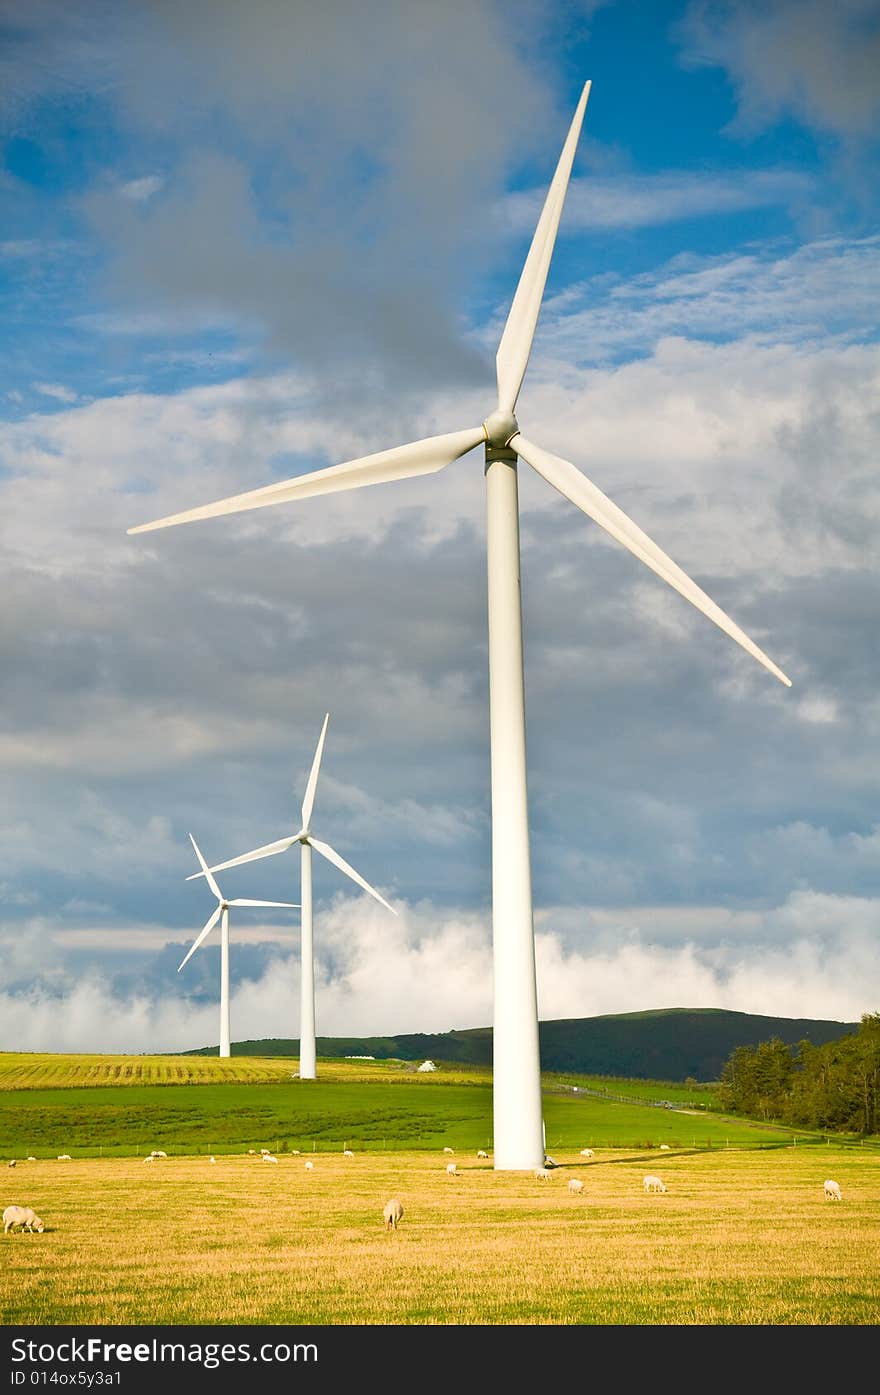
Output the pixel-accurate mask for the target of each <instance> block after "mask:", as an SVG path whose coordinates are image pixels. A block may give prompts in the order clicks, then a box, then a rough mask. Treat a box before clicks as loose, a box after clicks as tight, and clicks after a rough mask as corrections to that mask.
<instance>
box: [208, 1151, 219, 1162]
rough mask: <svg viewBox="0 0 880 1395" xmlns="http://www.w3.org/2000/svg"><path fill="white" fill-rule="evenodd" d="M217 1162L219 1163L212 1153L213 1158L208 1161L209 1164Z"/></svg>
mask: <svg viewBox="0 0 880 1395" xmlns="http://www.w3.org/2000/svg"><path fill="white" fill-rule="evenodd" d="M216 1161H217V1159H216V1158H215V1157H214V1155H213V1153H212V1154H211V1156H210V1158H209V1159H208V1162H209V1163H215V1162H216Z"/></svg>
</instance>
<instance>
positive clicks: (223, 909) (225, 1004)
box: [177, 834, 297, 1056]
mask: <svg viewBox="0 0 880 1395" xmlns="http://www.w3.org/2000/svg"><path fill="white" fill-rule="evenodd" d="M189 840H190V842H191V843H192V845H193V847H194V848H195V851H196V857H197V858H198V859H199V862H200V863H201V864H202V871H201V872H197V873H196V876H204V877H207V879H208V886H209V887H210V888H211V890H212V891H213V893H214V895H215V896H216V897H217V908H216V910H215V911H214V912H213V914H212V915H211V916H209V918H208V920H207V921H206V922H205V926H204V928H203V930H202V932H201V934H200V935H199V936H198V937H197V938H196V940H195V941H194V942H193V944H192V946H191V948H190V951H189V954H187V955H186V958H185V959H184V960H183V961H182V963H180V964H179V965H178V967H177V972H178V973H180V970H181V969H182V968H183V965H184V964H185V963H186V962H187V959H190V958H191V957H192V956H193V955H194V954H195V952H196V950H197V949H198V947H199V945H200V944H202V942H203V941H204V940H206V939H207V938H208V936H209V935H210V933H211V931H212V930H213V929H214V926H215V925H216V924H217V921H218V920H219V921H220V1055H221V1056H228V1055H230V1043H229V907H230V906H290V907H295V906H296V904H297V903H296V902H295V901H247V900H244V899H243V898H242V897H237V898H236V899H235V900H234V901H229V900H227V898H226V897H225V896H224V895H223V892H222V891H221V890H220V888H219V886H218V885H217V883H216V882H215V880H214V878H213V876H212V874H211V871H210V869H209V867H208V864H207V862H206V861H205V859H204V858H203V857H202V850H201V848H200V847H199V845H198V843H197V842H196V840H195V838H194V837H193V836H192V834H190V835H189ZM187 881H192V878H191V877H187Z"/></svg>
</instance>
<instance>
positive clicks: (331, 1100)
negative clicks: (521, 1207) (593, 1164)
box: [0, 1053, 792, 1159]
mask: <svg viewBox="0 0 880 1395" xmlns="http://www.w3.org/2000/svg"><path fill="white" fill-rule="evenodd" d="M294 1064H295V1063H294ZM290 1066H291V1063H290V1061H289V1060H288V1061H285V1062H283V1063H281V1062H279V1061H277V1060H272V1059H270V1058H267V1059H265V1060H261V1059H260V1058H254V1057H243V1058H231V1059H228V1060H220V1058H219V1057H189V1058H186V1059H185V1061H184V1062H181V1060H180V1058H177V1057H164V1058H162V1057H89V1056H82V1057H78V1056H54V1057H39V1056H34V1057H29V1056H27V1055H18V1054H13V1053H5V1054H4V1055H3V1056H2V1057H0V1157H5V1158H7V1159H8V1158H17V1159H20V1158H27V1157H28V1156H34V1157H37V1158H42V1159H44V1158H50V1159H51V1158H57V1156H58V1154H59V1153H70V1154H71V1155H73V1156H74V1157H77V1158H85V1157H113V1156H116V1157H132V1156H137V1155H139V1154H140V1155H145V1154H146V1153H148V1152H151V1151H152V1150H153V1149H154V1148H162V1149H164V1150H165V1151H166V1152H168V1153H173V1154H175V1155H182V1154H198V1153H202V1154H205V1153H237V1152H242V1151H245V1152H246V1151H247V1149H248V1148H249V1147H254V1148H259V1147H262V1146H266V1147H269V1148H272V1149H274V1150H276V1151H281V1152H285V1151H289V1150H293V1149H299V1150H300V1151H302V1152H306V1151H316V1152H338V1151H341V1149H342V1148H343V1147H344V1146H345V1145H346V1144H347V1145H348V1146H350V1147H352V1148H355V1149H360V1150H369V1151H395V1150H396V1151H399V1150H406V1151H412V1150H420V1149H426V1150H430V1149H436V1148H440V1147H442V1146H444V1145H448V1146H450V1147H454V1148H456V1149H463V1150H470V1151H476V1149H478V1148H489V1147H491V1137H492V1089H491V1073H490V1071H489V1069H488V1068H487V1067H479V1066H457V1065H456V1066H450V1067H448V1068H447V1067H445V1066H441V1069H439V1070H438V1071H437V1072H436V1073H434V1074H426V1075H419V1074H417V1073H416V1072H414V1071H413V1070H412V1066H411V1064H410V1063H400V1062H378V1061H377V1062H362V1061H339V1060H331V1061H326V1062H325V1061H322V1062H320V1063H319V1079H318V1080H314V1081H301V1080H298V1079H296V1078H295V1076H294V1073H293V1072H292V1071H291V1068H290ZM118 1072H119V1073H118ZM122 1072H124V1073H122ZM178 1072H183V1074H182V1075H181V1074H178ZM579 1079H580V1078H579V1077H576V1076H572V1077H561V1076H555V1075H551V1076H548V1077H546V1079H545V1091H544V1118H545V1125H546V1132H547V1148H548V1151H551V1152H552V1151H553V1149H562V1150H566V1149H569V1150H570V1149H574V1150H579V1149H580V1148H582V1147H594V1146H601V1147H624V1148H625V1147H631V1146H635V1147H652V1146H659V1145H660V1144H662V1143H666V1144H667V1145H668V1146H669V1147H670V1148H719V1147H722V1148H723V1147H726V1146H737V1147H759V1146H766V1145H777V1146H778V1145H779V1144H781V1143H785V1142H788V1141H790V1140H791V1138H792V1133H791V1131H790V1130H788V1129H785V1128H775V1127H773V1126H767V1125H761V1124H757V1123H753V1122H751V1121H749V1120H741V1119H729V1118H723V1117H721V1116H718V1115H714V1114H711V1113H709V1112H707V1111H706V1110H705V1108H704V1107H703V1106H702V1105H700V1106H698V1107H697V1108H692V1107H691V1104H692V1101H691V1096H692V1094H693V1091H692V1090H691V1089H689V1088H688V1087H686V1086H682V1085H678V1086H673V1085H666V1084H662V1083H656V1082H654V1083H649V1084H648V1086H647V1087H646V1082H644V1081H633V1082H629V1084H628V1083H627V1082H624V1081H599V1080H596V1079H590V1081H589V1088H591V1089H594V1090H597V1091H600V1090H603V1089H605V1088H606V1087H607V1090H608V1091H609V1092H610V1091H613V1092H614V1093H622V1092H624V1091H625V1090H626V1089H628V1088H629V1087H630V1086H631V1087H632V1089H633V1091H634V1092H635V1091H638V1095H635V1096H634V1097H635V1099H636V1100H640V1099H645V1098H651V1092H652V1091H654V1092H656V1097H657V1098H667V1099H670V1100H672V1101H676V1100H680V1101H681V1104H680V1106H679V1107H676V1108H672V1109H665V1108H656V1107H653V1106H651V1105H649V1104H643V1103H639V1102H626V1103H621V1102H620V1101H619V1100H616V1099H612V1098H608V1097H602V1096H601V1095H599V1096H597V1095H594V1094H585V1093H580V1088H581V1087H579V1089H578V1091H577V1092H576V1091H575V1090H574V1089H573V1085H575V1084H576V1083H577V1082H578V1080H579ZM157 1081H161V1082H162V1083H155V1082H157ZM197 1081H199V1082H202V1083H193V1082H197ZM581 1085H582V1087H583V1088H584V1089H586V1088H587V1080H586V1078H585V1079H584V1080H583V1081H582V1082H581ZM703 1098H705V1096H704V1097H703Z"/></svg>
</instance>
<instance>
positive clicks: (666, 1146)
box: [660, 1143, 669, 1153]
mask: <svg viewBox="0 0 880 1395" xmlns="http://www.w3.org/2000/svg"><path fill="white" fill-rule="evenodd" d="M660 1152H661V1153H668V1152H669V1144H668V1143H661V1144H660Z"/></svg>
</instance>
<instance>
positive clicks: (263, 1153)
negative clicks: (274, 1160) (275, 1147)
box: [260, 1148, 272, 1158]
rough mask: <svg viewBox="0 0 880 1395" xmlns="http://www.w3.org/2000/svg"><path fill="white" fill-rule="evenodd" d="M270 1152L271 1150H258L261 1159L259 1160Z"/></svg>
mask: <svg viewBox="0 0 880 1395" xmlns="http://www.w3.org/2000/svg"><path fill="white" fill-rule="evenodd" d="M271 1151H272V1149H271V1148H261V1149H260V1157H261V1158H264V1157H265V1156H266V1154H267V1153H271Z"/></svg>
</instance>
